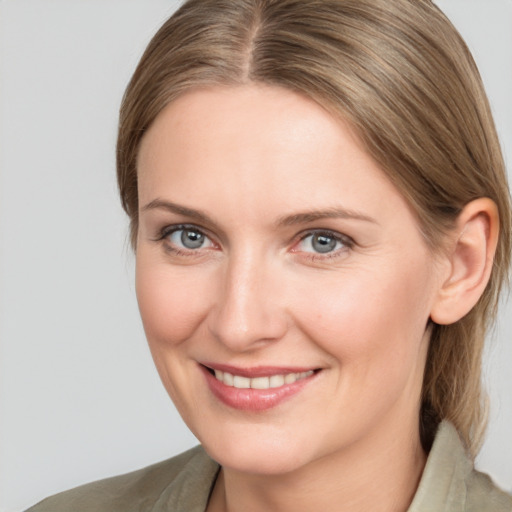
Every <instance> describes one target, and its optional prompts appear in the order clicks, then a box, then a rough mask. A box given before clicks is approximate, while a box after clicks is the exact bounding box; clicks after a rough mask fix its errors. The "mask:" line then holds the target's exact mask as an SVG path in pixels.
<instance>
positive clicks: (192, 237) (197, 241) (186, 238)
mask: <svg viewBox="0 0 512 512" xmlns="http://www.w3.org/2000/svg"><path fill="white" fill-rule="evenodd" d="M168 238H169V241H170V242H171V243H172V244H173V245H174V246H176V247H179V248H184V249H188V250H195V249H204V248H206V247H212V246H213V244H212V241H211V240H210V239H209V238H208V237H207V236H206V235H205V234H204V233H202V232H201V231H199V230H198V229H195V228H187V227H184V228H180V229H175V230H174V231H172V232H171V233H170V234H169V235H168Z"/></svg>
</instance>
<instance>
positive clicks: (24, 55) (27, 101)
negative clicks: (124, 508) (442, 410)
mask: <svg viewBox="0 0 512 512" xmlns="http://www.w3.org/2000/svg"><path fill="white" fill-rule="evenodd" d="M439 4H440V6H441V7H442V8H444V9H445V12H446V13H447V14H448V15H449V16H450V18H451V19H452V20H453V21H454V23H455V24H456V26H457V27H458V28H459V30H460V31H461V32H462V34H463V35H464V37H465V38H466V39H467V41H468V43H469V46H470V47H471V49H472V51H473V52H474V56H475V58H476V60H477V62H478V64H479V66H480V69H481V72H482V75H483V78H484V81H485V83H486V85H487V89H488V93H489V96H490V99H491V103H492V106H493V110H494V114H495V118H496V123H497V126H498V130H499V132H500V136H501V140H502V142H503V147H504V151H505V155H506V158H507V161H508V163H509V170H510V164H511V163H512V100H511V94H510V92H511V91H512V1H510V0H443V1H439ZM176 5H177V3H176V2H173V1H170V0H3V1H0V315H1V316H0V340H1V344H0V511H2V512H11V511H18V510H23V509H24V508H25V507H27V506H29V505H31V504H32V503H34V502H36V501H38V500H40V499H41V498H43V497H44V496H47V495H49V494H52V493H55V492H58V491H61V490H63V489H66V488H69V487H72V486H76V485H78V484H80V483H84V482H87V481H90V480H95V479H99V478H104V477H107V476H110V475H114V474H118V473H122V472H127V471H130V470H133V469H137V468H139V467H142V466H144V465H147V464H150V463H152V462H155V461H158V460H161V459H164V458H167V457H170V456H171V455H173V454H175V453H178V452H180V451H183V450H184V449H186V448H188V447H190V446H192V445H193V444H195V443H196V440H195V439H194V438H193V436H192V435H191V434H190V433H189V432H188V430H187V428H186V427H185V426H184V425H183V423H182V422H181V420H180V418H179V416H178V414H177V413H176V412H175V410H174V408H173V406H172V404H171V402H170V400H169V399H168V397H167V395H166V393H165V391H164V390H163V387H162V386H161V384H160V381H159V379H158V376H157V373H156V371H155V370H154V368H153V363H152V361H151V357H150V355H149V351H148V349H147V347H146V343H145V340H144V334H143V331H142V328H141V323H140V321H139V317H138V311H137V305H136V301H135V295H134V286H133V266H134V265H133V263H134V262H133V256H132V254H131V251H130V249H129V247H128V243H127V236H126V235H127V222H126V219H125V217H124V214H123V213H122V211H121V208H120V206H119V201H118V198H117V190H116V183H115V177H114V174H115V170H114V144H115V137H116V124H117V111H118V108H119V104H120V100H121V96H122V93H123V90H124V87H125V85H126V83H127V81H128V79H129V77H130V74H131V72H132V71H133V69H134V67H135V65H136V63H137V61H138V58H139V57H140V55H141V53H142V51H143V49H144V47H145V45H146V44H147V42H148V41H149V39H150V37H151V35H152V34H153V33H154V32H155V30H156V29H157V28H158V27H159V25H160V24H161V23H162V22H163V21H164V20H165V19H166V18H167V17H168V16H169V15H170V14H171V12H172V11H173V10H174V9H175V8H176ZM511 313H512V307H511V302H508V303H504V305H503V308H502V311H501V316H500V321H499V325H498V328H497V330H496V333H495V335H494V336H493V339H492V340H491V344H490V347H491V348H490V350H489V351H488V354H487V359H486V374H485V379H486V382H487V384H488V387H489V389H490V393H491V400H492V410H491V422H490V428H489V431H488V440H487V442H486V444H485V446H484V449H483V451H482V453H481V455H480V456H479V458H478V460H477V464H478V467H479V468H481V469H482V470H484V471H487V472H489V473H490V474H491V475H492V476H493V477H494V478H495V480H496V481H497V482H498V483H499V484H500V485H501V486H503V487H505V488H506V489H508V490H512V436H511V434H510V433H511V432H512V392H511V391H512V371H511V368H512V364H511V363H512V343H511V334H512V321H511V316H512V315H511Z"/></svg>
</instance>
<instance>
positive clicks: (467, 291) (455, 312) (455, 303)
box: [430, 198, 499, 325]
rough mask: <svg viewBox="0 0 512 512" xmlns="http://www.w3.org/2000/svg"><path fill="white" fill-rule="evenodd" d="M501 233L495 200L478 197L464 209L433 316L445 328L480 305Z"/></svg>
mask: <svg viewBox="0 0 512 512" xmlns="http://www.w3.org/2000/svg"><path fill="white" fill-rule="evenodd" d="M498 233H499V216H498V209H497V207H496V204H495V203H494V201H492V200H491V199H489V198H479V199H475V200H474V201H471V202H470V203H468V204H467V205H466V206H465V207H464V209H463V210H462V212H461V213H460V214H459V216H458V218H457V223H456V227H455V229H454V232H453V236H454V238H453V241H452V242H451V247H450V248H449V250H448V252H447V254H446V258H448V260H449V267H448V268H449V269H450V270H449V275H448V277H447V278H446V279H445V280H444V281H443V282H442V283H441V285H440V288H439V293H438V295H437V297H436V300H435V303H434V304H433V307H432V310H431V314H430V318H431V319H432V321H434V322H435V323H437V324H443V325H448V324H452V323H454V322H457V321H458V320H460V319H461V318H462V317H464V316H465V315H466V314H467V313H469V311H471V309H472V308H473V306H474V305H475V304H476V303H477V302H478V299H479V298H480V296H481V295H482V293H483V292H484V290H485V287H486V286H487V283H488V281H489V278H490V275H491V270H492V265H493V260H494V253H495V251H496V245H497V242H498Z"/></svg>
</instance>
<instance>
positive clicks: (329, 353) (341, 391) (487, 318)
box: [33, 0, 512, 512]
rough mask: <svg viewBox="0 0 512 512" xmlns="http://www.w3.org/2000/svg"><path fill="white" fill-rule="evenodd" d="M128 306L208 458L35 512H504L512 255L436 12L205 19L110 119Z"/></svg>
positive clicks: (454, 37)
mask: <svg viewBox="0 0 512 512" xmlns="http://www.w3.org/2000/svg"><path fill="white" fill-rule="evenodd" d="M117 156H118V179H119V186H120V192H121V200H122V203H123V206H124V208H125V210H126V212H127V213H128V215H129V217H130V220H131V233H132V242H133V246H134V248H135V251H136V257H137V298H138V301H139V307H140V311H141V315H142V320H143V323H144V327H145V331H146V335H147V338H148V342H149V345H150V348H151V351H152V354H153V358H154V360H155V363H156V366H157V368H158V371H159V373H160V376H161V379H162V381H163V383H164V386H165V387H166V389H167V391H168V393H169V395H170V396H171V398H172V399H173V401H174V403H175V405H176V406H177V408H178V410H179V411H180V413H181V415H182V416H183V418H184V420H185V422H186V423H187V425H188V426H189V427H190V429H191V430H192V431H193V432H194V434H195V435H196V436H197V437H198V439H199V440H200V441H201V444H202V447H201V448H196V449H194V450H192V451H189V452H187V453H185V454H182V455H181V456H178V457H177V458H175V459H171V460H170V461H165V462H163V463H160V464H157V465H155V466H152V467H149V468H146V469H143V470H140V471H138V472H135V473H132V474H129V475H125V476H122V477H117V478H114V479H109V480H105V481H101V482H97V483H94V484H90V485H88V486H85V487H82V488H78V489H76V490H74V491H70V492H68V493H64V494H62V495H60V496H57V497H54V498H50V499H48V500H46V501H44V502H42V503H41V504H40V505H38V506H36V507H34V509H33V510H36V511H43V510H52V511H56V510H105V511H106V510H108V511H113V510H119V511H121V510H122V511H127V510H153V511H158V510H186V511H190V510H201V511H204V510H208V511H209V512H215V511H225V510H226V511H227V510H244V511H250V510H279V511H287V510H292V509H293V510H295V511H297V510H316V509H323V510H326V511H329V510H353V511H357V510H393V511H398V510H404V511H405V510H410V511H413V512H414V511H426V510H436V511H438V510H446V511H448V510H449V511H456V510H460V511H463V510H468V511H469V510H479V511H482V510H493V511H496V510H497V511H501V510H503V511H505V510H511V509H512V499H511V498H510V497H509V496H507V495H506V494H505V493H502V492H501V491H499V490H498V489H497V488H495V487H494V486H493V485H492V483H491V482H490V480H489V479H488V478H487V477H486V476H485V475H482V474H480V473H478V472H476V471H475V470H474V469H473V467H472V458H473V457H474V455H475V454H476V453H477V450H478V446H479V442H480V439H481V435H482V430H483V424H484V420H485V415H484V410H483V397H482V393H481V388H480V367H481V353H482V347H483V340H484V336H485V333H486V330H487V328H488V327H489V324H490V322H491V320H492V318H493V315H494V312H495V309H496V304H497V300H498V297H499V292H500V289H501V287H502V284H503V282H504V281H505V279H506V276H507V272H508V266H509V258H510V220H511V215H510V202H509V195H508V190H507V184H506V178H505V170H504V164H503V159H502V157H501V153H500V149H499V144H498V141H497V137H496V133H495V130H494V126H493V121H492V118H491V115H490V111H489V107H488V104H487V100H486V98H485V94H484V92H483V88H482V84H481V82H480V79H479V77H478V72H477V70H476V67H475V65H474V63H473V61H472V58H471V56H470V54H469V51H468V50H467V48H466V46H465V45H464V43H463V41H462V40H461V38H460V36H459V35H458V34H457V32H456V31H455V29H454V28H453V27H452V26H451V25H450V23H449V22H448V21H447V20H446V18H445V17H444V16H443V15H442V14H441V13H440V12H439V10H438V9H437V8H436V7H435V6H434V5H433V4H432V3H431V2H429V1H426V0H425V1H418V2H412V1H409V0H386V1H383V0H357V1H356V0H352V1H351V0H331V1H329V0H300V1H297V0H295V1H294V0H274V1H271V0H236V1H235V0H231V1H227V0H224V1H221V0H192V1H188V2H186V3H185V4H184V5H183V7H182V8H181V9H180V10H178V12H177V13H176V14H175V15H173V16H172V17H171V19H169V20H168V21H167V22H166V23H165V25H164V26H163V27H162V28H161V29H160V31H159V32H158V33H157V35H156V36H155V37H154V39H153V41H152V42H151V43H150V45H149V47H148V49H147V50H146V53H145V55H144V56H143V58H142V60H141V62H140V64H139V66H138V68H137V70H136V72H135V74H134V76H133V78H132V81H131V83H130V85H129V86H128V89H127V92H126V95H125V98H124V101H123V106H122V110H121V119H120V128H119V138H118V153H117Z"/></svg>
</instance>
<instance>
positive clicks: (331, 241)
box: [313, 235, 336, 252]
mask: <svg viewBox="0 0 512 512" xmlns="http://www.w3.org/2000/svg"><path fill="white" fill-rule="evenodd" d="M335 247H336V239H335V238H332V237H330V236H326V235H315V236H314V237H313V248H314V249H315V251H317V252H330V251H332V250H334V248H335Z"/></svg>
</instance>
